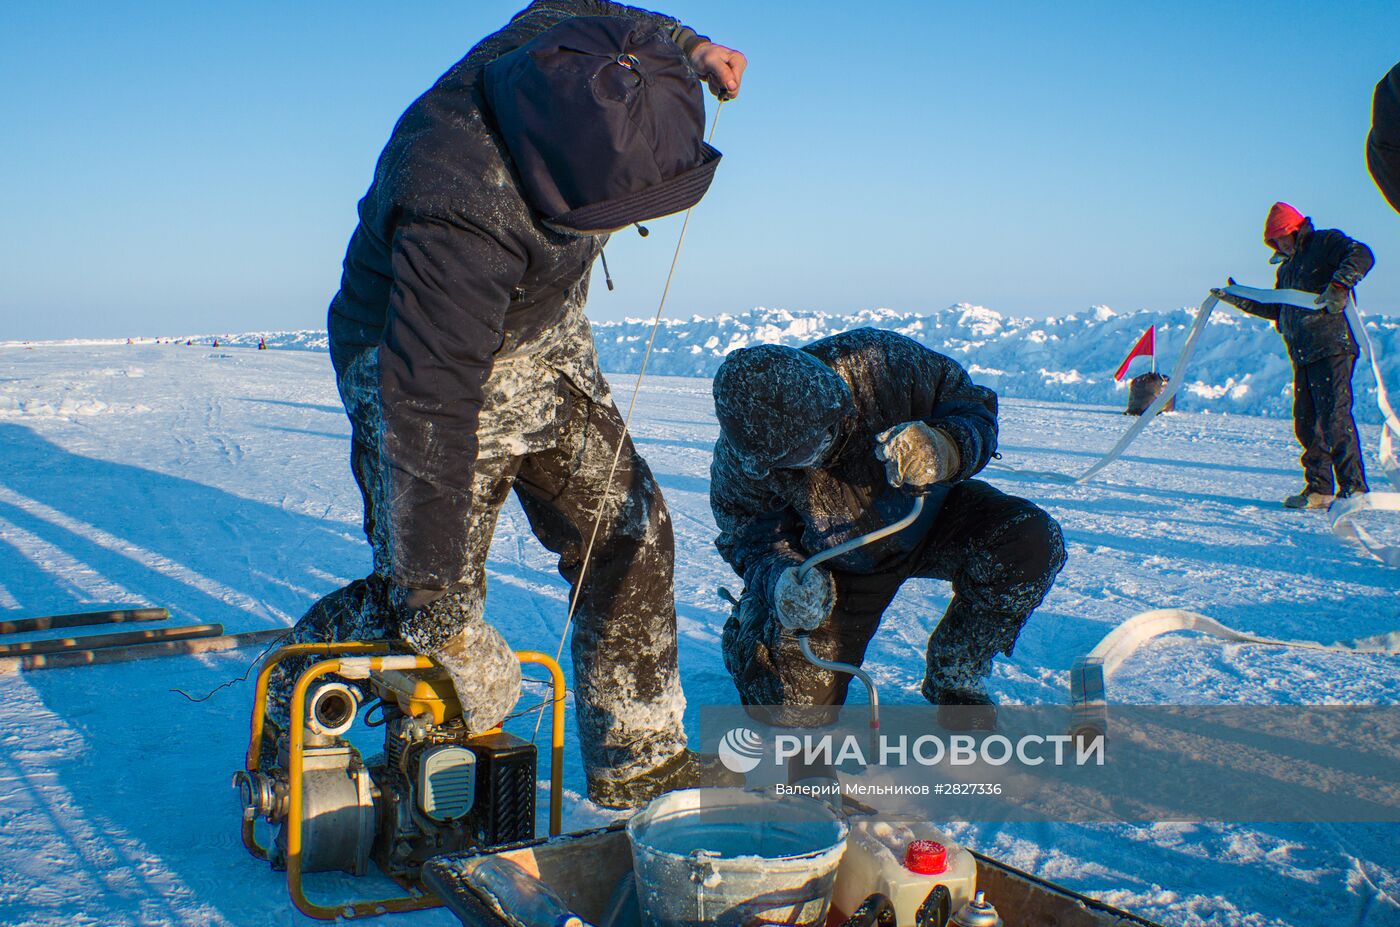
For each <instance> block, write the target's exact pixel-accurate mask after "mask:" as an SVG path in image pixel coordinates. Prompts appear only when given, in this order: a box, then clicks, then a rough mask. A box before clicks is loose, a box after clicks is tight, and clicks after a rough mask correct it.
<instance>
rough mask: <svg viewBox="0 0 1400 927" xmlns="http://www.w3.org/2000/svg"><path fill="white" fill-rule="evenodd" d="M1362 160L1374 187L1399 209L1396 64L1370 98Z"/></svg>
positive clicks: (1399, 84)
mask: <svg viewBox="0 0 1400 927" xmlns="http://www.w3.org/2000/svg"><path fill="white" fill-rule="evenodd" d="M1366 163H1367V165H1368V166H1369V167H1370V168H1371V176H1372V177H1374V178H1375V180H1376V186H1378V187H1380V190H1381V193H1383V194H1385V198H1386V200H1387V201H1388V202H1389V203H1390V205H1391V206H1393V207H1394V208H1395V210H1396V211H1397V212H1400V64H1397V65H1396V66H1395V67H1393V68H1391V69H1390V72H1389V73H1387V74H1386V75H1385V77H1382V78H1381V79H1380V82H1379V83H1378V84H1376V93H1375V96H1374V97H1372V100H1371V134H1370V135H1369V136H1367V138H1366Z"/></svg>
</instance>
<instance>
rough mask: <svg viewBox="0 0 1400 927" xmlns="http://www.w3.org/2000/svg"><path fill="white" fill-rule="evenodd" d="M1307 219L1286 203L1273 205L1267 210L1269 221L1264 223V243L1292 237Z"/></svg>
mask: <svg viewBox="0 0 1400 927" xmlns="http://www.w3.org/2000/svg"><path fill="white" fill-rule="evenodd" d="M1306 221H1307V219H1306V218H1305V217H1304V216H1303V214H1302V213H1301V212H1299V211H1298V210H1296V209H1294V208H1293V207H1292V206H1289V205H1288V204H1287V203H1275V204H1274V206H1273V208H1272V209H1270V210H1269V219H1268V221H1267V222H1265V223H1264V241H1265V242H1269V241H1272V240H1273V239H1275V238H1282V237H1284V236H1285V235H1292V234H1293V233H1294V232H1296V231H1298V230H1299V229H1300V228H1302V227H1303V223H1304V222H1306Z"/></svg>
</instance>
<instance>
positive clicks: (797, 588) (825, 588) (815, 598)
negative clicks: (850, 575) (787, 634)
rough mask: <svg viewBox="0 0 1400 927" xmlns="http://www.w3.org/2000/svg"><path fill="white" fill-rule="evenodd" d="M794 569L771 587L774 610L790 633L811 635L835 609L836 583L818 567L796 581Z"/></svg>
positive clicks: (787, 570)
mask: <svg viewBox="0 0 1400 927" xmlns="http://www.w3.org/2000/svg"><path fill="white" fill-rule="evenodd" d="M797 570H798V568H797V567H788V568H787V569H786V570H783V572H781V573H779V574H778V579H777V580H776V581H775V582H774V583H773V610H774V611H775V612H777V613H778V622H779V623H780V624H781V625H782V626H783V627H785V628H788V629H790V630H793V631H813V630H815V629H817V628H819V627H821V626H822V623H823V622H824V621H826V619H828V618H830V617H831V611H832V609H834V608H835V607H836V581H835V580H834V579H832V578H831V574H830V573H828V572H827V571H826V570H823V569H822V568H821V567H813V568H812V569H810V570H808V571H807V576H806V578H805V579H801V580H799V579H798V578H797Z"/></svg>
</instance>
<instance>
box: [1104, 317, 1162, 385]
mask: <svg viewBox="0 0 1400 927" xmlns="http://www.w3.org/2000/svg"><path fill="white" fill-rule="evenodd" d="M1156 346H1157V326H1156V325H1150V326H1148V328H1147V331H1145V332H1143V333H1142V337H1141V338H1139V339H1138V341H1137V344H1135V345H1133V349H1132V350H1131V351H1129V352H1128V356H1127V357H1125V358H1123V363H1122V364H1120V365H1119V366H1118V372H1117V373H1115V374H1114V375H1113V379H1115V380H1121V379H1123V375H1124V374H1126V373H1127V372H1128V365H1129V364H1131V363H1132V362H1133V358H1135V357H1154V356H1155V355H1156V353H1157V351H1156Z"/></svg>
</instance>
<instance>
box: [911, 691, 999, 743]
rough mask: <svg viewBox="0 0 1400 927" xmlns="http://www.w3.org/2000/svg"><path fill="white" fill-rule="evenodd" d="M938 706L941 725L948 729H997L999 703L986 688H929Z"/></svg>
mask: <svg viewBox="0 0 1400 927" xmlns="http://www.w3.org/2000/svg"><path fill="white" fill-rule="evenodd" d="M924 695H925V696H926V697H927V698H928V700H929V701H931V702H933V703H934V704H935V705H937V706H938V726H939V727H941V728H943V729H944V730H945V731H955V732H958V733H969V732H972V731H987V732H991V731H995V730H996V729H997V705H996V702H994V701H992V697H991V696H990V695H988V694H987V691H986V689H984V688H980V687H977V688H964V687H960V688H952V689H944V688H936V689H933V690H932V691H931V692H930V691H927V690H926V691H925V692H924Z"/></svg>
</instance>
